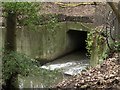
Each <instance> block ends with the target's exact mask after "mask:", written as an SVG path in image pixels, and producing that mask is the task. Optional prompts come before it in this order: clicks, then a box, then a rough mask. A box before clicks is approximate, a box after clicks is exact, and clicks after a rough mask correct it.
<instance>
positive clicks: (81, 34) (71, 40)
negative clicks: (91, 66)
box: [67, 29, 87, 52]
mask: <svg viewBox="0 0 120 90" xmlns="http://www.w3.org/2000/svg"><path fill="white" fill-rule="evenodd" d="M86 40H87V31H80V30H73V29H69V30H68V31H67V43H68V47H67V48H68V49H70V50H71V52H74V51H81V52H87V49H86Z"/></svg>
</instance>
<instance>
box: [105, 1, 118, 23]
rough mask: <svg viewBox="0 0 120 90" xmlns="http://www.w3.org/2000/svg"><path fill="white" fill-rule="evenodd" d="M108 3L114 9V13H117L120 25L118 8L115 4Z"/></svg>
mask: <svg viewBox="0 0 120 90" xmlns="http://www.w3.org/2000/svg"><path fill="white" fill-rule="evenodd" d="M107 3H108V4H109V6H110V7H111V8H112V10H113V12H114V13H115V15H116V17H117V19H118V22H119V23H120V12H119V10H118V9H117V7H116V6H115V4H114V3H113V2H107ZM119 3H120V2H119Z"/></svg>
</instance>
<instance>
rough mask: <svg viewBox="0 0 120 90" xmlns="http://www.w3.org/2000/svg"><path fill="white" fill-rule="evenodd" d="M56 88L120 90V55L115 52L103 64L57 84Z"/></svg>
mask: <svg viewBox="0 0 120 90" xmlns="http://www.w3.org/2000/svg"><path fill="white" fill-rule="evenodd" d="M54 88H57V89H60V90H61V89H62V90H63V89H69V90H71V89H72V90H81V89H82V90H83V89H84V90H98V89H102V90H120V56H119V55H118V54H114V55H113V57H112V58H108V59H107V60H105V61H104V62H103V64H101V65H97V66H96V67H95V68H90V69H89V70H87V71H84V72H81V73H80V74H79V75H77V76H75V77H74V78H72V79H69V80H65V81H63V82H61V83H59V84H57V85H56V86H55V87H54Z"/></svg>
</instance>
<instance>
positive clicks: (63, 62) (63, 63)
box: [19, 51, 89, 89]
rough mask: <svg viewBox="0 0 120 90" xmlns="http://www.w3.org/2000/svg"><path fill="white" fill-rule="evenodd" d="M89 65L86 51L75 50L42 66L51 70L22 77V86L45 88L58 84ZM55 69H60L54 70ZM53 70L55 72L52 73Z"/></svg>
mask: <svg viewBox="0 0 120 90" xmlns="http://www.w3.org/2000/svg"><path fill="white" fill-rule="evenodd" d="M88 65H89V58H88V57H86V54H85V53H84V52H80V51H78V52H74V53H71V54H68V55H66V56H64V57H62V58H59V59H56V60H54V61H52V62H49V63H47V64H45V65H43V66H41V67H40V68H42V69H44V70H47V71H49V72H48V73H47V71H46V72H45V73H43V75H40V76H39V75H38V76H34V77H26V78H23V77H21V78H20V79H19V81H20V85H19V86H20V88H21V89H22V88H45V87H51V86H52V85H55V84H57V83H58V82H60V81H62V80H63V79H68V78H70V77H72V76H74V75H77V74H79V73H80V72H81V71H82V70H84V69H86V67H87V66H88ZM55 70H57V71H59V72H60V73H58V72H54V71H55ZM52 71H53V73H51V72H52Z"/></svg>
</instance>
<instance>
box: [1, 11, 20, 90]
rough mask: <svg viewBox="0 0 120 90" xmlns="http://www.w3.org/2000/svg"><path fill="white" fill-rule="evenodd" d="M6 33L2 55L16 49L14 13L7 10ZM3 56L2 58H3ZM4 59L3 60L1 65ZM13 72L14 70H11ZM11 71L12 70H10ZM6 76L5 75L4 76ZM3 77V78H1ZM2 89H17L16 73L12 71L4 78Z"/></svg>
mask: <svg viewBox="0 0 120 90" xmlns="http://www.w3.org/2000/svg"><path fill="white" fill-rule="evenodd" d="M6 25H7V26H6V29H7V30H6V35H5V45H4V46H5V52H4V57H5V56H7V55H8V54H10V53H11V52H13V51H16V13H14V12H11V11H9V12H8V13H7V20H6ZM4 57H3V59H4ZM4 64H5V60H3V67H4ZM13 72H14V71H13ZM10 73H12V72H10ZM6 77H7V76H6ZM3 79H4V78H3ZM4 82H5V85H4V87H3V89H4V90H16V89H17V90H18V74H17V72H16V73H12V74H11V76H10V77H9V78H7V79H5V80H4Z"/></svg>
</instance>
